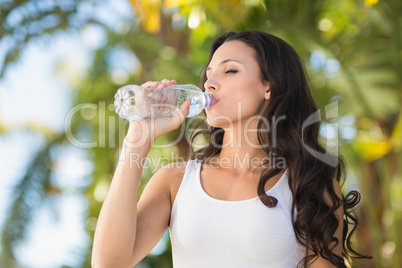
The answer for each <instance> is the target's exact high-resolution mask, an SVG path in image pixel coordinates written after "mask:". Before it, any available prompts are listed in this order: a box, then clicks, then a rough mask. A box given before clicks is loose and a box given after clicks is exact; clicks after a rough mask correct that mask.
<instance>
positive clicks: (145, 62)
mask: <svg viewBox="0 0 402 268" xmlns="http://www.w3.org/2000/svg"><path fill="white" fill-rule="evenodd" d="M95 2H96V1H90V0H84V1H75V0H69V1H62V2H60V1H56V0H52V1H43V2H42V4H41V2H40V1H35V0H19V1H1V2H0V36H1V39H2V41H4V40H7V42H9V43H11V44H12V45H10V46H8V50H7V53H6V57H5V58H4V61H3V62H2V65H1V69H0V70H1V71H0V79H1V78H2V75H3V74H4V72H5V70H6V69H7V67H8V66H10V65H11V64H12V63H13V62H16V61H18V59H19V57H20V56H21V53H22V52H23V50H24V48H25V47H26V46H27V45H28V44H29V43H30V42H40V41H43V40H50V39H51V38H52V36H53V35H55V34H56V33H63V32H69V31H78V32H83V31H84V30H85V28H86V27H88V26H93V25H96V26H98V27H101V29H102V30H103V31H104V33H105V35H106V38H105V42H104V43H103V44H102V45H101V46H100V47H97V48H96V49H94V50H93V51H91V56H92V61H91V63H92V64H91V66H89V67H88V68H87V69H86V71H85V73H84V74H80V75H79V76H77V75H71V70H68V68H65V66H63V64H62V63H61V64H60V66H59V69H58V70H57V73H58V75H62V76H63V77H64V78H67V80H68V82H69V83H70V86H71V88H72V90H71V97H72V99H73V102H72V109H73V108H74V107H77V105H84V104H86V105H94V106H91V107H96V108H95V109H92V110H95V111H96V114H95V116H91V115H90V114H88V113H90V112H91V111H90V109H82V110H81V111H80V112H79V113H76V114H74V116H73V117H72V120H71V124H70V125H67V126H66V129H65V132H62V133H55V132H54V131H52V130H49V129H45V128H43V127H40V126H32V125H29V126H26V129H28V130H29V131H33V132H37V133H40V134H41V135H43V137H44V138H45V140H46V142H45V144H44V146H43V148H42V149H41V150H40V151H38V153H37V155H36V156H35V157H33V158H32V162H31V163H30V164H29V165H28V167H27V169H26V174H25V175H24V176H23V177H22V178H21V180H20V182H19V183H18V184H17V185H16V186H15V191H14V193H13V200H12V203H11V205H10V210H9V214H8V218H7V219H6V221H5V223H4V225H3V228H2V230H1V250H2V251H1V253H0V266H1V267H18V260H17V259H16V258H15V253H14V251H15V246H16V245H17V244H18V243H21V242H23V241H24V239H25V238H26V234H27V231H28V230H29V226H30V223H31V222H32V215H33V212H34V211H35V210H36V209H38V208H39V207H40V206H41V205H42V203H43V202H44V200H46V198H48V197H49V196H53V197H54V196H57V195H63V191H64V190H63V189H59V188H58V187H57V186H56V185H52V180H51V177H52V176H54V175H53V172H54V170H53V166H54V163H55V162H56V161H57V157H54V156H53V157H52V152H54V151H55V150H57V149H58V150H59V151H60V150H63V148H64V149H66V148H68V147H71V146H76V145H74V144H72V142H71V139H69V137H71V136H74V137H82V140H87V141H95V142H96V146H88V147H89V148H82V149H81V150H82V151H83V152H84V153H85V155H86V156H87V158H88V159H89V160H90V161H92V162H93V165H94V168H93V172H92V173H91V174H90V180H91V183H90V185H89V186H88V187H85V189H79V191H80V194H82V195H83V196H85V197H86V198H87V200H88V208H87V221H86V223H85V224H86V229H87V232H88V234H89V236H90V237H92V236H93V232H94V226H95V225H96V219H97V216H98V214H99V210H100V207H101V205H102V202H103V198H104V194H103V195H102V194H99V193H105V192H106V190H107V187H108V185H109V183H110V180H111V178H112V175H113V172H114V168H115V165H116V161H117V155H118V149H119V147H120V145H121V142H122V140H123V138H124V134H125V129H126V127H127V122H125V121H123V120H121V119H119V118H118V117H117V115H116V114H115V113H114V111H113V109H111V108H110V107H111V106H110V105H111V104H112V103H113V97H114V93H115V91H116V89H117V88H119V87H120V86H122V85H124V84H128V83H130V84H140V83H142V82H144V81H148V80H160V79H163V78H169V79H176V80H177V81H178V82H179V83H193V84H199V74H200V72H201V70H202V68H203V67H204V64H205V63H206V60H207V57H208V53H209V46H210V45H211V42H212V41H213V39H214V38H215V37H216V36H217V35H219V34H221V33H223V32H225V31H228V30H244V29H255V30H262V31H267V32H270V33H273V34H275V35H278V36H279V37H281V38H283V39H285V40H286V41H288V42H289V43H290V44H291V45H292V46H293V47H294V48H295V49H296V50H297V51H298V52H299V54H300V55H301V56H302V58H303V59H304V60H305V63H306V68H307V71H308V73H309V76H310V83H311V85H312V89H313V93H314V96H315V97H316V99H317V101H318V103H319V105H320V106H321V107H324V106H325V105H328V104H329V103H331V102H334V101H339V102H338V104H339V108H338V111H339V116H338V117H337V120H338V121H336V122H334V121H333V120H331V119H323V122H324V124H326V125H328V126H329V125H331V124H332V125H333V124H334V123H336V124H337V126H338V129H336V133H337V134H336V137H333V139H334V140H337V141H338V144H339V146H340V149H341V152H342V153H343V155H344V157H345V159H346V162H347V165H348V171H349V174H350V175H349V179H352V180H353V179H355V180H357V182H358V184H359V187H360V189H361V192H362V195H363V205H362V207H361V209H359V210H358V211H357V213H358V214H359V217H360V220H361V227H360V228H359V230H358V232H357V235H356V240H355V244H356V246H357V248H358V249H359V250H360V251H361V252H362V253H364V254H370V255H372V256H374V259H373V260H367V261H362V266H361V267H394V268H396V267H398V265H399V264H400V263H402V230H401V229H400V228H397V227H398V226H402V168H401V166H402V165H401V164H402V160H401V159H402V150H401V140H402V137H401V132H402V116H401V112H402V109H401V105H400V103H401V101H402V75H401V74H402V45H401V43H402V2H401V1H398V0H387V1H385V0H365V1H364V0H338V1H329V0H325V1H316V0H305V1H296V0H266V1H263V0H224V1H216V2H214V1H208V0H192V1H182V0H171V1H169V0H165V1H162V0H159V1H151V0H144V1H136V0H131V1H130V4H131V6H132V9H133V17H132V18H131V20H128V21H122V22H121V25H120V26H119V27H115V28H111V27H108V26H107V25H105V24H104V23H102V22H100V21H98V20H97V19H96V18H95V17H91V16H90V15H89V14H90V12H85V13H84V12H83V11H82V9H80V8H79V7H80V6H82V5H87V7H91V6H93V5H95V4H94V3H95ZM43 3H46V4H43ZM116 58H117V60H121V59H123V60H126V61H129V62H130V63H131V65H129V67H127V66H126V67H125V66H123V65H122V66H120V65H118V64H117V65H116ZM130 66H131V67H130ZM11 131H12V130H11V129H8V128H7V126H6V125H4V124H2V123H1V122H0V134H1V135H4V134H6V133H10V132H11ZM181 131H184V132H186V131H187V130H186V129H179V130H177V131H173V132H171V133H168V134H166V135H164V136H163V137H160V138H159V139H158V140H157V142H156V146H154V148H153V149H152V150H151V152H150V158H151V159H157V158H161V157H163V159H164V160H165V163H166V162H169V161H174V160H175V159H177V157H183V159H185V158H186V157H187V156H188V153H189V149H190V147H189V143H188V142H187V141H186V139H185V138H184V137H185V136H184V137H182V138H180V139H177V137H180V136H179V135H180V133H182V132H181ZM348 131H349V132H348ZM350 133H352V134H350ZM353 133H354V134H353ZM174 141H177V142H174ZM169 143H174V144H173V145H172V146H168V147H166V146H162V145H163V144H169ZM86 145H88V143H87V144H86ZM78 147H79V146H78ZM60 148H61V149H60ZM53 155H54V154H53ZM173 156H174V157H173ZM154 172H155V167H154V166H149V167H148V168H147V169H145V171H144V174H143V180H144V182H146V181H147V180H148V179H149V178H150V177H151V176H152V174H153V173H154ZM143 185H145V183H144V184H143ZM345 188H347V184H346V185H345ZM345 190H348V189H345ZM32 193H36V194H39V195H40V197H41V198H40V200H41V201H40V202H37V203H35V204H29V200H28V199H27V198H26V197H27V196H29V195H30V194H32ZM164 243H166V247H165V248H164V251H163V252H162V253H160V254H159V253H158V254H150V255H149V256H147V257H146V258H145V259H144V260H143V261H142V262H141V264H140V265H139V267H171V252H170V243H169V241H168V240H164ZM90 247H91V245H88V248H87V250H86V251H85V252H84V253H82V255H83V256H80V257H82V259H83V261H82V264H81V266H80V267H90ZM77 258H78V257H77Z"/></svg>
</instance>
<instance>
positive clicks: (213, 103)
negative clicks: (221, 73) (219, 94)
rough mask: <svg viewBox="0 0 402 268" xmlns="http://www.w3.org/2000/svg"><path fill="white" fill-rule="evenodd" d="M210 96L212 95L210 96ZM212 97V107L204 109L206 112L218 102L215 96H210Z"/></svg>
mask: <svg viewBox="0 0 402 268" xmlns="http://www.w3.org/2000/svg"><path fill="white" fill-rule="evenodd" d="M211 95H212V94H211ZM212 97H213V100H212V105H211V106H209V107H208V108H205V109H206V110H209V109H211V108H212V107H214V106H215V104H217V103H218V102H219V99H218V98H216V97H215V96H213V95H212Z"/></svg>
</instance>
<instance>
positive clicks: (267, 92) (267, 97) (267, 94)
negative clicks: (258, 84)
mask: <svg viewBox="0 0 402 268" xmlns="http://www.w3.org/2000/svg"><path fill="white" fill-rule="evenodd" d="M266 85H267V86H266V87H265V93H264V99H265V100H270V99H271V88H270V86H271V85H270V83H267V84H266Z"/></svg>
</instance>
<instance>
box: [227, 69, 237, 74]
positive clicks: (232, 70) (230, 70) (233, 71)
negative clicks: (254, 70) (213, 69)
mask: <svg viewBox="0 0 402 268" xmlns="http://www.w3.org/2000/svg"><path fill="white" fill-rule="evenodd" d="M237 72H238V71H237V70H235V69H229V70H227V71H226V72H225V73H226V74H227V73H234V74H235V73H237Z"/></svg>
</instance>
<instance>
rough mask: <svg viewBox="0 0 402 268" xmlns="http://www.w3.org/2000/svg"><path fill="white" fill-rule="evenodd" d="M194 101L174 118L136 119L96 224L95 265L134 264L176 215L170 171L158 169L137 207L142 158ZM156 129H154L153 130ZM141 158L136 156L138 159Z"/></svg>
mask: <svg viewBox="0 0 402 268" xmlns="http://www.w3.org/2000/svg"><path fill="white" fill-rule="evenodd" d="M174 83H175V81H169V82H168V83H164V84H163V83H162V84H161V83H158V82H148V83H146V84H144V85H143V86H148V87H154V86H158V87H160V88H163V87H166V86H168V85H169V84H174ZM188 108H189V102H187V103H185V104H183V106H182V112H179V113H178V114H177V115H176V116H174V117H172V118H159V119H156V120H155V122H154V124H153V126H151V121H150V120H140V121H135V122H130V127H129V130H128V133H127V136H126V139H125V142H124V145H123V148H122V151H121V155H120V160H119V162H118V164H117V167H116V171H115V174H114V176H113V179H112V183H111V185H110V188H109V191H108V194H107V197H106V199H105V201H104V203H103V206H102V209H101V212H100V215H99V218H98V223H97V226H96V231H95V237H94V245H93V250H92V266H93V267H95V268H105V267H113V268H114V267H119V268H120V267H121V268H124V267H130V268H131V267H133V266H134V264H135V263H137V262H139V261H140V260H141V259H142V258H143V257H144V256H145V255H146V254H147V253H148V252H149V251H150V250H151V249H152V248H153V246H154V245H155V244H156V243H157V242H158V241H159V239H160V238H161V236H162V235H163V232H164V231H165V230H166V228H167V225H168V220H169V216H170V189H169V187H168V181H167V180H164V179H163V178H166V177H167V176H166V175H167V173H166V172H164V171H163V170H162V171H160V172H157V174H155V176H154V177H153V178H152V179H151V180H150V182H149V185H147V190H146V191H144V194H143V197H142V198H141V199H143V200H141V201H140V203H139V204H138V206H137V200H138V189H139V184H140V179H141V174H142V170H143V167H142V163H143V162H142V161H141V160H143V159H145V158H146V156H147V155H148V152H149V150H150V148H151V146H152V143H153V141H152V140H151V137H152V136H154V137H155V138H157V137H159V136H160V135H162V134H164V133H167V132H169V131H171V130H173V129H176V128H178V127H179V126H180V124H181V123H182V122H183V120H184V118H185V116H186V115H187V114H188ZM151 132H153V134H152V135H151ZM133 160H135V161H133Z"/></svg>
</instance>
